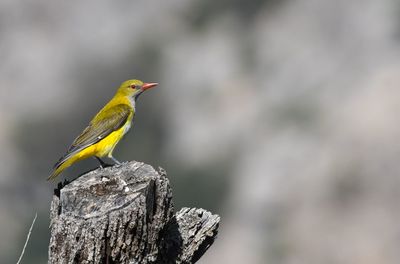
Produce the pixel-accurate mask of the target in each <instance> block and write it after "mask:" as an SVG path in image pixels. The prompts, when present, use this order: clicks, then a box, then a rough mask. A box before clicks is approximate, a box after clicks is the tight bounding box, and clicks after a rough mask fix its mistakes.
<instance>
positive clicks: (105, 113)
mask: <svg viewBox="0 0 400 264" xmlns="http://www.w3.org/2000/svg"><path fill="white" fill-rule="evenodd" d="M131 113H132V109H131V108H130V107H129V106H128V105H125V104H119V105H116V106H113V107H111V108H108V109H105V110H102V111H101V112H100V113H99V114H98V115H97V116H96V117H95V118H94V119H93V120H92V121H91V122H90V123H89V125H88V126H87V127H86V128H85V130H84V131H83V132H82V133H81V134H80V135H79V136H78V137H77V138H76V139H75V140H74V142H72V145H71V147H70V148H69V149H68V151H67V153H66V154H65V155H64V156H63V157H62V158H61V159H60V160H59V161H58V162H57V163H56V165H55V167H57V166H58V165H59V164H61V163H63V162H64V161H65V160H66V159H68V158H69V157H70V156H72V155H73V154H75V153H77V152H79V151H81V150H83V149H85V148H87V147H89V146H91V145H93V144H95V143H97V142H99V141H100V140H102V139H103V138H105V137H106V136H108V135H109V134H111V133H112V132H113V131H116V130H118V129H120V128H121V127H122V126H123V125H124V124H125V123H126V121H127V120H128V117H129V115H130V114H131Z"/></svg>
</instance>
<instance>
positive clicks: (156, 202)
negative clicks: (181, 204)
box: [49, 161, 220, 263]
mask: <svg viewBox="0 0 400 264" xmlns="http://www.w3.org/2000/svg"><path fill="white" fill-rule="evenodd" d="M50 217H51V225H50V227H51V239H50V246H49V263H194V262H196V261H197V260H198V259H199V258H200V257H201V256H202V255H203V254H204V252H205V251H206V250H207V249H208V247H209V246H210V245H211V244H212V243H213V241H214V239H215V237H216V235H217V231H218V225H219V220H220V218H219V216H217V215H212V214H211V213H210V212H208V211H206V210H203V209H195V208H193V209H189V208H183V209H182V210H180V211H179V212H178V213H176V214H174V208H173V204H172V191H171V187H170V185H169V180H168V179H167V177H166V173H165V171H164V170H163V169H161V168H160V169H159V170H158V171H156V170H155V169H154V168H153V167H151V166H150V165H147V164H144V163H141V162H135V161H132V162H127V163H123V164H121V165H116V166H113V167H108V168H105V169H96V170H94V171H91V172H89V173H87V174H85V175H82V176H81V177H79V178H78V179H76V180H74V181H73V182H71V183H69V184H67V185H65V186H64V187H60V189H57V190H55V195H54V196H53V201H52V205H51V212H50Z"/></svg>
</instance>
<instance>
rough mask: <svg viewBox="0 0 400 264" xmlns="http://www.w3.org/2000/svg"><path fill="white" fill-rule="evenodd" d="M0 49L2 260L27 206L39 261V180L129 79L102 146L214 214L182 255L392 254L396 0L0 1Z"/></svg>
mask: <svg viewBox="0 0 400 264" xmlns="http://www.w3.org/2000/svg"><path fill="white" fill-rule="evenodd" d="M0 58H1V63H0V127H1V128H0V146H1V148H0V168H1V169H0V237H1V238H2V239H0V256H1V257H0V259H1V262H2V263H15V262H16V261H17V259H18V256H19V254H20V252H21V249H22V247H23V244H24V241H25V237H26V234H27V232H28V229H29V226H30V223H31V221H32V218H33V216H34V214H35V211H38V214H39V216H38V220H37V223H36V225H35V227H34V229H33V233H32V236H31V240H30V243H29V245H28V247H27V249H26V254H25V257H24V260H23V263H45V262H46V260H47V246H48V242H49V230H48V225H49V207H50V201H51V198H52V190H53V188H54V184H52V183H49V182H46V180H45V179H46V178H47V177H48V175H49V173H50V172H51V169H52V166H53V164H54V163H55V161H57V159H58V158H59V156H60V155H62V154H63V153H64V152H65V151H66V149H67V148H68V146H69V144H70V143H71V142H72V140H73V139H74V138H75V137H76V136H77V135H78V134H79V133H80V131H81V130H82V129H83V128H84V127H85V125H86V124H87V123H88V121H89V120H90V119H91V117H92V116H93V115H94V114H95V113H96V112H97V111H98V110H99V109H100V108H101V107H102V106H103V105H104V104H105V103H106V102H107V100H109V99H110V98H111V97H112V96H113V94H114V92H115V90H116V88H117V87H118V86H119V84H120V83H121V82H122V81H124V80H126V79H130V78H139V79H142V80H144V81H148V82H159V83H160V85H159V87H158V88H156V89H154V90H151V91H149V92H148V93H146V94H145V95H143V96H142V97H141V98H140V100H139V102H138V104H137V111H138V113H137V116H136V121H135V122H136V123H135V126H134V127H133V131H132V132H131V133H129V134H128V136H127V137H126V138H125V140H124V141H123V142H121V144H120V145H119V146H118V147H117V149H116V151H115V157H116V158H118V159H120V160H139V161H143V162H146V163H149V164H151V165H153V166H155V167H158V166H161V167H163V168H165V169H166V170H167V172H168V176H169V179H170V180H171V184H172V187H173V191H174V203H175V205H176V208H177V209H179V208H181V207H182V206H191V207H203V208H206V209H208V210H211V211H212V212H214V213H218V214H220V215H221V217H222V222H221V226H220V232H219V237H218V239H217V240H216V242H215V244H214V245H213V246H212V247H211V248H210V250H209V251H208V252H207V253H206V254H205V256H204V257H203V258H202V259H201V260H200V261H199V263H211V264H213V263H260V264H261V263H274V264H276V263H278V264H281V263H282V264H302V263H304V264H313V263H316V264H319V263H328V264H335V263H340V264H343V263H351V264H366V263H398V261H399V259H400V251H399V249H398V248H399V246H400V224H399V220H400V210H399V209H400V206H399V203H398V201H399V199H400V177H399V174H400V163H399V160H400V146H399V138H400V137H399V136H400V125H399V124H398V122H399V119H398V114H399V112H400V89H399V88H400V2H399V1H395V0H380V1H375V0H336V1H328V0H281V1H277V0H253V1H239V0H232V1H228V0H222V1H211V0H191V1H184V0H170V1H85V2H79V4H77V3H75V4H74V3H72V2H69V1H64V2H61V1H58V2H55V1H44V0H40V1H35V2H32V1H24V0H1V1H0ZM96 166H97V163H96V161H95V160H86V161H83V162H81V163H79V165H76V166H73V167H72V168H71V169H69V170H67V171H66V172H65V173H64V174H63V175H62V176H63V178H67V179H73V178H74V177H76V176H77V175H79V174H80V173H82V172H83V171H85V170H88V169H91V168H94V167H96ZM60 180H61V179H60Z"/></svg>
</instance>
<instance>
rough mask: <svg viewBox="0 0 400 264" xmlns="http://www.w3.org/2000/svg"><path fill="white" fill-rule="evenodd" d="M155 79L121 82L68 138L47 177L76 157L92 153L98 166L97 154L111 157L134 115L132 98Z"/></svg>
mask: <svg viewBox="0 0 400 264" xmlns="http://www.w3.org/2000/svg"><path fill="white" fill-rule="evenodd" d="M157 85H158V83H143V82H142V81H139V80H128V81H125V82H123V83H122V84H121V86H120V87H119V89H118V90H117V93H116V94H115V95H114V97H113V98H112V99H111V100H110V101H109V102H108V103H107V104H106V105H105V106H104V107H103V109H101V110H100V112H99V113H97V115H96V116H95V117H94V118H93V119H92V121H90V123H89V125H88V126H87V127H86V128H85V130H83V132H82V133H81V134H80V135H79V136H78V137H77V138H76V139H75V140H74V142H72V145H71V146H70V148H69V149H68V151H67V153H65V155H64V156H62V157H61V159H60V160H59V161H58V162H57V163H56V164H55V165H54V170H53V172H52V174H51V175H50V176H49V178H48V179H47V180H52V179H54V178H56V177H57V176H58V175H59V174H60V173H61V172H62V171H64V170H65V169H66V168H68V167H69V166H71V165H72V164H74V163H75V162H78V161H80V160H83V159H86V158H89V157H95V158H96V159H97V160H98V161H99V162H100V166H101V167H102V166H103V165H105V163H104V162H103V161H102V159H101V158H103V157H108V158H111V159H112V160H113V161H114V162H115V163H117V164H120V162H119V161H118V160H117V159H115V158H114V157H113V156H112V153H113V150H114V148H115V146H116V145H117V143H118V142H119V141H120V140H121V138H122V137H123V136H124V135H125V134H126V132H128V130H129V129H130V127H131V124H132V120H133V117H134V116H135V104H136V100H137V98H138V97H139V95H141V94H142V93H143V92H144V91H146V90H147V89H150V88H152V87H154V86H157Z"/></svg>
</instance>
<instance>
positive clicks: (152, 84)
mask: <svg viewBox="0 0 400 264" xmlns="http://www.w3.org/2000/svg"><path fill="white" fill-rule="evenodd" d="M157 85H158V83H144V84H143V85H142V90H143V91H146V90H147V89H150V88H153V87H155V86H157Z"/></svg>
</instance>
